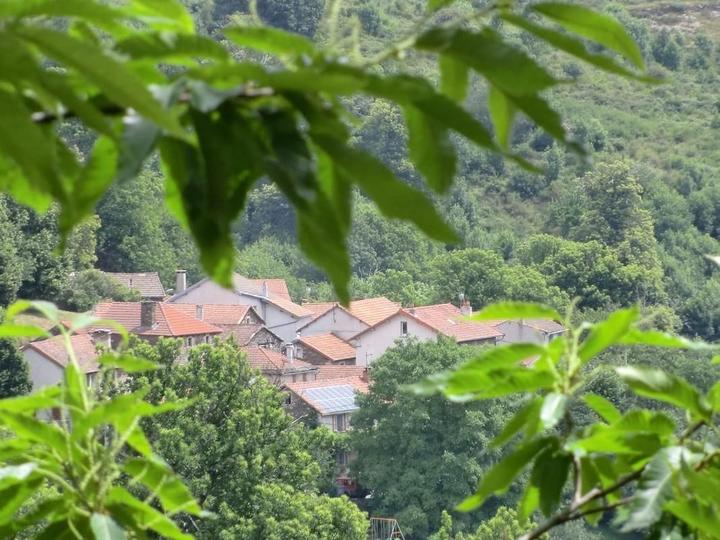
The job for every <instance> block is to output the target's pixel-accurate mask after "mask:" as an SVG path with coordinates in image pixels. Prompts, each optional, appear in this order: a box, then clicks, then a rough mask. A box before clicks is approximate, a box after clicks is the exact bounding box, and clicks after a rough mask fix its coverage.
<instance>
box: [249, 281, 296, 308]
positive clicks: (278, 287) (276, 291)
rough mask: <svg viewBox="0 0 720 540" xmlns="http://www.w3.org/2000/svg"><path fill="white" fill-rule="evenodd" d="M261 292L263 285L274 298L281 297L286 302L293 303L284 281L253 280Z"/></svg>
mask: <svg viewBox="0 0 720 540" xmlns="http://www.w3.org/2000/svg"><path fill="white" fill-rule="evenodd" d="M250 281H252V282H253V283H254V284H255V285H256V286H257V287H258V288H259V289H260V290H262V286H263V284H265V285H267V290H268V293H269V294H271V295H274V296H280V297H282V298H284V299H285V300H288V301H290V302H292V298H290V291H288V286H287V282H286V281H285V280H284V279H276V278H271V279H251V280H250Z"/></svg>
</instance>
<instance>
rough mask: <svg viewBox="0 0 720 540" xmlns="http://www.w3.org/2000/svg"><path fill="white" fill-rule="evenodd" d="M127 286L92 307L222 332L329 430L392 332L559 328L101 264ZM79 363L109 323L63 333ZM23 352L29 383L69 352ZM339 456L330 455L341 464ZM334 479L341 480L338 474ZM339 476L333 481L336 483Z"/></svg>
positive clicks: (549, 334)
mask: <svg viewBox="0 0 720 540" xmlns="http://www.w3.org/2000/svg"><path fill="white" fill-rule="evenodd" d="M108 275H109V276H111V277H113V278H114V279H116V280H117V281H118V282H120V283H122V284H123V285H125V286H126V287H128V288H130V289H133V290H136V291H137V292H138V293H139V294H140V296H141V298H142V300H141V301H139V302H101V303H99V304H97V305H96V306H95V308H94V310H93V314H94V315H95V316H97V317H98V318H101V319H106V320H112V321H115V322H116V323H119V324H120V325H122V326H123V327H124V328H125V329H126V330H127V331H128V332H130V333H132V334H135V335H136V336H138V337H140V338H141V339H144V340H147V341H149V342H155V341H157V340H158V339H160V338H176V339H181V340H182V342H183V347H184V348H191V347H194V346H196V345H198V344H202V343H210V342H211V341H212V340H214V339H216V338H219V339H232V340H233V341H234V342H235V343H236V344H237V345H238V346H240V347H241V348H242V349H243V351H244V352H245V355H246V357H247V361H248V363H249V364H250V366H251V367H253V368H255V369H257V370H259V371H260V372H261V373H262V374H263V375H264V376H265V377H266V378H267V379H268V380H270V381H271V382H272V383H274V384H276V385H277V386H279V387H281V388H283V389H284V390H285V391H287V394H288V398H287V406H288V409H289V410H290V411H291V413H292V414H294V415H295V416H296V417H298V418H302V417H310V416H312V417H313V418H316V419H317V422H318V423H319V424H321V425H325V426H327V427H328V428H330V429H332V430H334V431H338V432H339V431H345V430H346V429H347V428H348V425H349V419H350V415H351V414H352V413H353V411H355V410H356V409H357V404H356V402H355V396H356V395H357V393H366V392H367V391H368V369H369V368H371V366H372V363H373V362H374V361H375V360H377V359H378V358H380V357H381V356H382V355H383V353H384V352H385V351H386V350H387V349H388V348H389V347H391V346H392V345H393V344H395V343H396V342H397V341H398V340H401V339H405V338H408V337H411V336H412V337H414V338H416V339H418V340H434V339H436V338H437V337H438V336H447V337H450V338H453V339H455V340H456V341H457V342H458V343H461V344H473V345H477V344H490V345H495V344H498V343H503V342H518V341H524V342H528V341H529V342H535V343H545V342H547V341H549V340H551V339H552V338H553V337H555V336H557V335H559V334H561V333H562V332H564V328H563V327H562V325H560V324H558V323H557V322H555V321H550V320H524V321H502V320H499V321H490V322H484V323H476V322H469V321H467V320H466V318H465V316H467V315H470V314H471V313H472V308H471V306H470V304H469V303H467V302H464V303H463V305H462V306H461V307H456V306H455V305H453V304H449V303H448V304H436V305H430V306H420V307H412V308H407V307H402V306H401V305H400V304H398V303H396V302H392V301H390V300H388V299H387V298H384V297H377V298H368V299H362V300H355V301H352V302H350V304H349V305H348V306H342V305H341V304H339V303H337V302H322V303H308V302H303V303H301V304H297V303H295V302H294V301H293V300H292V298H291V297H290V294H289V291H288V287H287V284H286V282H285V281H284V280H282V279H249V278H245V277H243V276H240V275H237V274H235V275H234V276H233V286H232V288H230V289H225V288H223V287H221V286H219V285H217V284H216V283H214V282H213V281H211V280H209V279H203V280H201V281H199V282H197V283H195V284H193V285H191V286H188V284H187V275H186V272H185V271H183V270H178V271H177V272H176V283H175V289H174V291H173V294H171V295H167V294H166V291H165V289H164V288H163V285H162V283H161V281H160V278H159V276H158V274H157V273H154V272H149V273H134V274H128V273H123V274H119V273H108ZM71 339H72V344H73V347H74V350H75V355H76V358H77V360H78V363H79V365H80V367H81V368H82V369H83V370H84V371H85V373H86V374H87V378H88V382H89V383H92V382H93V379H94V377H95V375H96V373H97V372H98V371H99V365H98V362H97V357H98V352H97V351H98V346H99V345H103V346H106V347H110V348H113V347H115V346H116V345H117V344H118V341H119V335H118V334H117V331H116V330H114V329H113V327H111V326H109V325H108V327H107V328H103V327H100V328H92V329H89V330H87V331H86V332H84V333H80V334H76V335H74V336H72V338H71ZM23 351H24V356H25V359H26V360H27V363H28V365H29V369H30V376H31V379H32V382H33V388H34V389H38V388H41V387H43V386H47V385H52V384H57V383H59V382H60V381H61V380H62V374H63V370H64V367H65V366H66V365H67V363H68V361H69V359H68V356H67V352H66V351H65V348H64V344H63V342H62V340H61V338H60V337H51V338H48V339H44V340H40V341H34V342H31V343H28V344H27V345H26V346H25V347H24V349H23ZM346 461H347V456H340V462H341V464H346ZM339 482H340V483H341V484H342V486H344V487H345V488H347V489H351V487H352V486H351V485H350V480H349V479H348V478H347V477H346V475H343V474H341V475H340V477H339ZM342 486H341V488H342Z"/></svg>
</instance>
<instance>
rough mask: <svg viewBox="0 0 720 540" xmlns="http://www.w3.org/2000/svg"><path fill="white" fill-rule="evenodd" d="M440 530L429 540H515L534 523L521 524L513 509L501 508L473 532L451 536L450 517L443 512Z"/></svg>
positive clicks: (531, 527)
mask: <svg viewBox="0 0 720 540" xmlns="http://www.w3.org/2000/svg"><path fill="white" fill-rule="evenodd" d="M441 521H442V526H441V527H440V530H439V531H438V532H436V533H434V534H433V535H432V536H430V539H429V540H515V539H516V538H517V537H518V536H520V535H522V534H524V533H527V532H529V531H531V530H532V529H533V528H535V527H536V525H535V523H532V522H525V523H521V520H520V519H519V517H518V513H517V512H516V511H515V510H514V509H513V508H508V507H507V506H501V507H500V508H498V510H497V512H495V515H494V516H492V517H491V518H490V519H487V520H486V521H483V522H482V523H481V524H480V525H479V526H478V528H477V530H476V531H475V532H471V533H458V534H456V535H453V534H452V530H453V522H452V517H451V516H450V514H448V513H447V512H445V511H443V514H442V519H441Z"/></svg>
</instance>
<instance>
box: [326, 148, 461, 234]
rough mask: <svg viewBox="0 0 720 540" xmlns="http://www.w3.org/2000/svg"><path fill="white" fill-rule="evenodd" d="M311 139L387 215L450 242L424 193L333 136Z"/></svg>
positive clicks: (448, 227)
mask: <svg viewBox="0 0 720 540" xmlns="http://www.w3.org/2000/svg"><path fill="white" fill-rule="evenodd" d="M312 138H313V140H314V141H315V143H316V144H317V145H318V146H320V147H321V148H322V149H323V150H324V151H325V152H327V154H328V155H329V156H330V157H331V158H332V160H333V161H334V163H335V165H336V167H337V168H338V169H339V170H341V171H342V172H343V173H344V174H346V175H347V176H348V177H350V178H352V179H353V180H354V181H355V182H356V183H357V184H358V185H359V186H360V188H361V189H362V190H363V191H364V192H365V193H366V194H367V195H368V196H369V197H370V198H371V199H372V200H373V201H375V203H376V204H377V205H378V208H379V209H380V211H381V212H382V213H383V214H384V215H385V216H387V217H390V218H397V219H403V220H406V221H410V222H412V223H414V224H415V225H416V226H417V227H418V228H419V229H420V230H421V231H423V232H424V233H425V234H426V235H428V236H429V237H430V238H433V239H435V240H439V241H441V242H447V243H454V242H456V241H457V235H456V234H455V232H454V231H453V230H452V229H451V228H450V226H449V225H448V224H447V223H446V222H445V221H444V220H443V218H442V217H441V216H440V214H439V213H438V212H437V210H436V209H435V207H434V205H433V204H432V202H431V201H430V199H428V197H427V196H426V195H425V194H424V193H422V192H421V191H418V190H417V189H415V188H413V187H410V186H409V185H407V184H405V183H403V182H401V181H400V180H398V179H397V178H395V175H393V173H392V172H391V171H390V170H389V169H388V168H387V167H385V165H383V164H382V163H381V162H380V161H378V160H377V159H376V158H375V157H373V156H371V155H369V154H367V153H365V152H362V151H361V150H356V149H354V148H350V147H348V146H345V145H344V144H342V143H341V142H339V141H337V140H336V139H334V138H331V137H327V136H324V135H319V134H312Z"/></svg>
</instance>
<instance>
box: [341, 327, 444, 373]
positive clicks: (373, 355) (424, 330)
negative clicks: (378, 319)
mask: <svg viewBox="0 0 720 540" xmlns="http://www.w3.org/2000/svg"><path fill="white" fill-rule="evenodd" d="M402 322H406V323H407V330H408V336H413V337H415V338H417V339H419V340H421V341H425V340H429V339H435V338H436V337H437V332H435V331H434V330H431V329H430V328H428V327H427V326H424V325H422V324H420V323H418V322H417V321H416V320H415V319H412V318H409V317H406V316H404V315H402V314H399V315H394V316H393V317H390V318H389V319H387V320H386V321H384V322H382V323H380V324H379V325H377V326H376V327H374V328H373V329H372V330H368V331H367V332H365V333H363V334H362V335H360V336H358V337H357V338H355V339H353V340H352V341H351V343H352V344H353V345H355V347H356V350H357V355H356V358H355V363H356V364H357V365H358V366H369V365H370V364H372V363H373V362H374V361H375V360H377V359H378V358H380V357H381V356H382V355H383V353H384V352H385V351H386V350H387V349H389V348H390V347H392V346H393V345H394V344H395V341H396V340H397V339H399V338H402V333H401V323H402Z"/></svg>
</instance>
